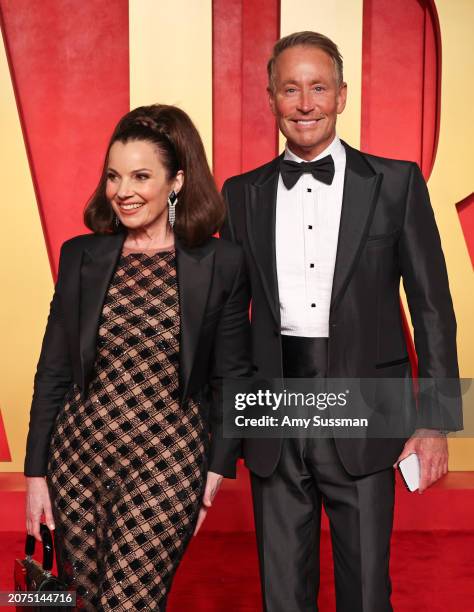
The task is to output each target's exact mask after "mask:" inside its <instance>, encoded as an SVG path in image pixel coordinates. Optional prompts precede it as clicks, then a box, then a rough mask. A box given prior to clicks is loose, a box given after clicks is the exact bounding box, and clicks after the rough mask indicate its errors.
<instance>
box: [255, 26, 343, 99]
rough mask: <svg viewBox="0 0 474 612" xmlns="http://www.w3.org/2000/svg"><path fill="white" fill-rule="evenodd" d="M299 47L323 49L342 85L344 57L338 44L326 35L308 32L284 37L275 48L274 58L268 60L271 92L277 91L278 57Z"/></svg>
mask: <svg viewBox="0 0 474 612" xmlns="http://www.w3.org/2000/svg"><path fill="white" fill-rule="evenodd" d="M298 46H305V47H316V48H317V49H321V51H324V52H325V53H327V54H328V55H329V56H330V57H331V58H332V60H333V62H334V69H335V72H336V81H337V84H338V85H342V83H343V63H342V55H341V54H340V52H339V49H338V48H337V45H336V43H334V42H333V41H332V40H331V39H330V38H328V37H327V36H324V34H319V33H318V32H311V31H309V30H307V31H305V32H295V33H293V34H289V35H288V36H284V37H283V38H280V40H278V41H277V42H276V43H275V45H274V47H273V52H272V56H271V57H270V59H269V60H268V64H267V72H268V87H269V89H270V90H271V91H274V90H275V62H276V59H277V57H278V56H279V55H280V54H281V53H283V51H285V50H286V49H290V48H291V47H298Z"/></svg>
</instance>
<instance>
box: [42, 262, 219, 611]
mask: <svg viewBox="0 0 474 612" xmlns="http://www.w3.org/2000/svg"><path fill="white" fill-rule="evenodd" d="M179 329H180V313H179V300H178V286H177V278H176V265H175V253H174V251H165V252H163V251H162V252H157V253H156V252H155V253H152V252H140V253H134V252H129V251H126V250H124V251H123V253H122V256H121V258H120V261H119V263H118V266H117V268H116V270H115V274H114V276H113V279H112V281H111V284H110V286H109V289H108V292H107V296H106V299H105V302H104V306H103V310H102V316H101V320H100V323H99V333H98V348H97V357H96V362H95V372H94V374H95V376H94V378H93V381H92V382H91V385H90V388H89V397H88V399H86V400H83V399H81V395H80V392H79V390H78V389H77V387H74V388H73V389H71V391H70V393H69V394H68V395H67V396H66V401H65V404H64V407H63V409H62V410H61V411H60V413H59V415H58V418H57V420H56V423H55V427H54V431H53V434H52V439H51V448H50V457H49V464H48V477H47V480H48V485H49V489H50V495H51V499H52V503H53V512H54V515H55V525H56V532H55V540H56V548H57V556H58V571H59V573H60V576H61V577H62V579H63V580H65V581H66V582H67V583H68V584H69V585H71V586H72V587H73V588H75V589H76V591H77V595H78V598H80V600H81V605H80V606H79V609H81V610H104V611H106V610H165V607H166V597H167V594H168V592H169V589H170V587H171V582H172V579H173V576H174V573H175V571H176V568H177V566H178V564H179V561H180V560H181V557H182V555H183V553H184V551H185V548H186V546H187V544H188V542H189V539H190V537H191V535H192V533H193V530H194V526H195V522H196V520H197V514H198V511H199V508H200V504H201V499H202V494H203V487H204V477H205V471H206V457H207V450H208V443H207V440H208V432H207V425H206V423H205V422H204V419H203V418H202V417H201V415H200V413H199V407H198V405H197V404H195V403H194V402H190V403H189V404H188V405H187V406H186V407H185V408H181V407H180V406H179V402H178V365H179Z"/></svg>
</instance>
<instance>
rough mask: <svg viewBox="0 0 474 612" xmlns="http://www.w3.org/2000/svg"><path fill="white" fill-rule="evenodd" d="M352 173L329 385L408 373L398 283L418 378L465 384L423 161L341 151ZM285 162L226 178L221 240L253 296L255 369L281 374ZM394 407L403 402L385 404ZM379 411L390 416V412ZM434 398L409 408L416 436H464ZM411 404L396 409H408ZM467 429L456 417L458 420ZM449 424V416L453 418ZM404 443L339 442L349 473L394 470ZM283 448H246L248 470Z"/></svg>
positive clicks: (257, 443) (261, 469)
mask: <svg viewBox="0 0 474 612" xmlns="http://www.w3.org/2000/svg"><path fill="white" fill-rule="evenodd" d="M343 144H344V146H345V149H346V173H345V181H344V194H343V203H342V212H341V221H340V229H339V239H338V247H337V257H336V265H335V271H334V281H333V288H332V297H331V308H330V319H329V329H330V333H329V350H328V364H327V375H328V378H407V377H410V376H411V366H410V363H409V358H408V353H407V346H406V342H405V337H404V330H403V325H402V315H401V310H400V297H399V286H400V278H401V277H402V279H403V283H404V287H405V291H406V294H407V298H408V304H409V308H410V314H411V318H412V322H413V326H414V337H415V346H416V351H417V356H418V368H419V377H420V378H457V377H458V365H457V355H456V321H455V317H454V312H453V306H452V301H451V296H450V292H449V285H448V276H447V272H446V265H445V262H444V257H443V252H442V249H441V243H440V238H439V234H438V230H437V227H436V223H435V219H434V215H433V210H432V208H431V205H430V200H429V195H428V191H427V188H426V184H425V181H424V180H423V177H422V174H421V172H420V170H419V168H418V166H417V165H416V164H415V163H411V162H405V161H396V160H391V159H385V158H382V157H376V156H373V155H367V154H365V153H361V152H359V151H357V150H356V149H353V148H352V147H350V146H348V145H347V144H346V143H343ZM280 160H281V157H278V158H276V159H274V160H273V161H271V162H270V163H268V164H265V165H264V166H261V167H260V168H257V169H255V170H253V171H251V172H248V173H246V174H242V175H240V176H236V177H233V178H230V179H228V180H227V181H226V182H225V184H224V187H223V195H224V197H225V199H226V201H227V203H228V218H227V221H226V224H225V226H224V228H223V230H222V232H221V236H222V237H224V238H227V239H230V240H233V241H236V242H238V243H239V244H241V245H242V246H243V248H244V251H245V253H246V257H247V261H248V267H249V270H250V278H251V291H252V342H253V361H254V370H255V372H256V375H257V376H261V377H263V378H279V377H281V376H282V374H283V372H282V348H281V335H280V306H279V296H278V279H277V268H276V256H275V211H276V199H277V187H278V179H279V164H280ZM386 401H387V402H388V403H391V404H392V406H391V409H393V402H394V401H396V398H388V397H387V398H386ZM383 403H384V402H382V410H383ZM435 403H436V402H434V401H429V402H426V403H425V405H423V403H421V404H420V406H419V411H418V414H416V410H415V409H414V406H413V407H412V409H413V428H415V427H433V428H440V429H445V428H446V429H458V428H460V425H459V424H458V425H455V426H451V423H446V418H445V415H444V414H443V410H442V409H441V408H440V407H438V406H436V405H435ZM405 408H406V407H403V406H400V409H405ZM457 418H458V421H459V414H457ZM448 420H449V419H448ZM404 442H405V439H400V438H398V439H392V438H388V439H387V438H379V439H375V438H372V439H336V446H337V449H338V453H339V456H340V458H341V460H342V462H343V464H344V466H345V468H346V469H347V471H348V472H349V473H350V474H353V475H363V474H369V473H372V472H375V471H378V470H382V469H385V468H387V467H389V466H391V465H392V464H393V463H394V462H395V460H396V459H397V457H398V455H399V453H400V452H401V450H402V448H403V444H404ZM280 448H281V440H279V439H260V440H251V439H248V440H244V442H243V452H244V457H245V460H246V463H247V465H248V466H249V468H250V469H251V470H253V471H254V472H255V473H256V474H258V475H260V476H267V475H269V474H271V473H272V471H273V470H274V469H275V466H276V464H277V462H278V459H279V456H280Z"/></svg>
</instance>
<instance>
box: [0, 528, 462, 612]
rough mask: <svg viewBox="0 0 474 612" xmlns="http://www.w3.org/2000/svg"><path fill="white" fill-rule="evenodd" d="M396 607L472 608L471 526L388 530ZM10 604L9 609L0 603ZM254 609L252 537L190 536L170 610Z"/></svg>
mask: <svg viewBox="0 0 474 612" xmlns="http://www.w3.org/2000/svg"><path fill="white" fill-rule="evenodd" d="M22 548H23V535H22V534H21V533H11V534H10V533H1V534H0V590H2V591H4V590H9V589H10V588H11V572H12V562H13V558H14V557H15V556H19V555H21V552H22ZM321 554H322V559H323V562H322V567H323V569H322V576H321V592H320V598H319V601H320V612H334V610H335V606H334V590H333V585H332V561H331V554H330V544H329V536H328V534H327V532H323V537H322V553H321ZM392 578H393V583H394V584H393V587H394V588H393V591H394V592H393V605H394V609H395V611H396V612H472V611H474V531H470V532H461V531H453V530H450V531H436V532H423V531H416V532H409V531H399V532H395V534H394V537H393V545H392ZM3 609H5V610H11V608H3ZM260 610H261V606H260V593H259V582H258V572H257V557H256V552H255V546H254V535H253V534H252V533H248V532H239V533H236V532H234V533H232V532H227V533H223V532H209V531H208V532H204V533H202V534H200V535H199V536H198V537H197V538H196V539H195V540H193V542H192V544H191V546H190V547H189V549H188V553H187V555H186V557H185V559H184V561H183V563H182V565H181V567H180V570H179V572H178V574H177V576H176V579H175V584H174V588H173V591H172V594H171V597H170V603H169V612H258V611H260Z"/></svg>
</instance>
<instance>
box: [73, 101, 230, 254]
mask: <svg viewBox="0 0 474 612" xmlns="http://www.w3.org/2000/svg"><path fill="white" fill-rule="evenodd" d="M133 140H144V141H147V142H150V143H151V144H153V145H155V146H156V148H157V151H158V153H159V155H160V159H161V162H162V163H163V165H164V166H165V168H166V170H167V172H168V179H170V180H171V179H172V178H173V177H174V176H176V174H177V172H178V171H179V170H182V171H183V172H184V185H183V187H182V189H181V191H180V192H179V197H178V203H177V205H176V221H175V225H174V232H175V234H176V236H177V237H178V238H179V239H180V241H181V242H183V243H184V244H185V245H186V246H197V245H199V244H202V243H203V242H205V241H206V240H207V239H208V238H210V237H211V236H212V234H214V233H215V232H216V231H217V230H218V229H219V228H220V226H221V225H222V222H223V220H224V216H225V206H224V202H223V201H222V198H221V196H220V194H219V192H218V191H217V188H216V185H215V183H214V179H213V177H212V174H211V171H210V169H209V166H208V163H207V159H206V154H205V152H204V146H203V144H202V140H201V137H200V136H199V133H198V131H197V129H196V128H195V126H194V124H193V122H192V121H191V119H190V118H189V117H188V115H187V114H186V113H185V112H184V111H182V110H181V109H180V108H177V107H176V106H168V105H165V104H153V105H151V106H140V107H139V108H136V109H135V110H132V111H130V112H129V113H127V114H126V115H125V116H124V117H122V119H120V121H119V122H118V124H117V127H116V128H115V130H114V133H113V134H112V137H111V139H110V142H109V145H108V147H107V154H106V156H105V163H104V168H103V171H102V176H101V178H100V181H99V184H98V186H97V188H96V190H95V192H94V194H93V195H92V197H91V199H90V200H89V202H88V203H87V206H86V209H85V211H84V223H85V224H86V226H87V227H88V228H89V229H91V230H92V231H93V232H95V233H97V234H110V233H116V232H118V231H122V228H120V227H117V226H116V224H115V213H114V211H113V210H112V207H111V205H110V203H109V202H108V200H107V198H106V196H105V189H106V183H107V166H108V158H109V152H110V147H111V146H112V145H113V144H114V142H117V141H118V142H122V143H126V142H129V141H133Z"/></svg>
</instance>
